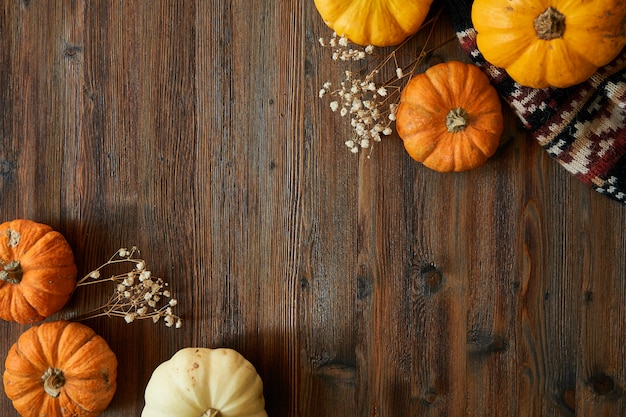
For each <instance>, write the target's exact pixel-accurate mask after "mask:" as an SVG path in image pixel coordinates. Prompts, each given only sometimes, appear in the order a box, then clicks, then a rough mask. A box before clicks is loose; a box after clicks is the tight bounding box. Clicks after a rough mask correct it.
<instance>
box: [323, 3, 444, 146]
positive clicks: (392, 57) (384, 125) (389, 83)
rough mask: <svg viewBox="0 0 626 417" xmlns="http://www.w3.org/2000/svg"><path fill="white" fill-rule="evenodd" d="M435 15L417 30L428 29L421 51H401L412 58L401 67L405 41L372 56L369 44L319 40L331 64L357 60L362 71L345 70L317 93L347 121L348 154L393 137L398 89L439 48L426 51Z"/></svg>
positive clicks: (327, 82)
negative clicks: (349, 134)
mask: <svg viewBox="0 0 626 417" xmlns="http://www.w3.org/2000/svg"><path fill="white" fill-rule="evenodd" d="M439 13H440V12H439ZM439 13H436V14H435V15H434V17H433V18H432V19H431V20H429V21H428V22H425V23H424V24H423V25H422V29H421V30H424V29H425V28H429V29H428V35H427V38H426V40H425V42H424V44H423V46H422V48H421V50H420V51H418V53H417V54H414V53H413V52H410V51H406V50H404V51H403V52H405V53H406V52H409V53H413V55H414V57H413V58H412V59H411V60H410V62H409V63H408V64H402V65H401V64H400V63H399V59H398V58H399V55H400V51H402V50H403V48H406V44H407V42H408V41H409V39H407V40H406V41H404V42H403V43H402V44H400V45H399V46H397V47H396V48H395V49H393V51H391V52H390V53H388V54H387V55H384V56H381V55H378V54H376V48H375V47H374V46H372V45H368V46H365V47H359V46H351V44H350V42H349V41H348V39H346V38H345V37H342V36H338V35H337V33H334V32H333V34H332V36H331V37H330V39H328V40H326V39H324V38H320V39H319V44H320V45H321V46H322V47H327V48H331V50H332V55H331V57H332V60H333V61H343V62H344V65H354V62H355V61H358V62H360V64H359V65H361V66H365V68H366V70H363V68H360V69H359V70H357V71H355V70H352V69H346V70H345V72H344V75H345V76H344V78H343V80H341V81H340V82H332V81H326V82H324V84H323V85H322V88H321V89H320V90H319V92H318V97H319V98H320V99H322V98H325V97H327V96H329V97H331V101H330V102H329V106H330V109H331V110H332V111H333V112H337V113H339V115H340V117H348V118H349V119H350V126H351V127H352V129H353V137H352V138H351V139H349V140H346V141H344V144H345V145H346V146H347V147H348V149H350V151H351V152H352V153H358V152H359V150H360V149H368V148H369V149H370V152H371V150H372V148H373V146H372V145H373V143H376V142H380V141H381V140H382V138H383V137H384V136H390V135H392V134H393V127H392V125H393V123H394V122H395V120H396V112H397V110H398V103H399V101H400V93H401V92H402V89H403V88H404V86H405V85H406V83H407V82H408V81H409V80H410V78H411V77H412V76H413V74H414V73H415V72H416V71H417V69H418V67H419V65H420V64H421V62H422V61H423V59H424V58H425V57H426V56H427V55H428V54H430V53H431V52H432V51H434V50H435V49H437V48H438V47H440V46H442V45H438V46H436V47H434V48H431V49H428V43H429V42H430V39H431V35H432V33H433V28H434V26H435V22H437V20H438V18H439ZM451 40H452V39H451ZM449 41H450V40H449ZM449 41H448V42H449ZM372 66H373V67H374V68H373V69H372V70H369V71H367V68H371V67H372ZM388 70H391V71H392V74H394V75H393V76H391V77H389V78H388V79H381V78H382V77H383V76H385V74H387V73H388V72H389V71H388ZM359 74H364V75H359Z"/></svg>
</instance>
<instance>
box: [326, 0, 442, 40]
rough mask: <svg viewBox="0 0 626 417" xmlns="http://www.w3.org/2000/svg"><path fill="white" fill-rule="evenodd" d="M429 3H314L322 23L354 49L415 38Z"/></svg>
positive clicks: (367, 0)
mask: <svg viewBox="0 0 626 417" xmlns="http://www.w3.org/2000/svg"><path fill="white" fill-rule="evenodd" d="M431 3H432V0H400V1H397V0H315V7H316V8H317V11H318V12H319V14H320V16H321V17H322V19H324V23H326V25H327V26H328V27H330V28H331V29H333V30H334V31H335V32H337V34H338V35H339V36H345V37H346V38H348V39H349V40H350V41H352V42H353V43H355V44H357V45H362V46H366V45H375V46H391V45H397V44H399V43H400V42H402V41H403V40H405V39H406V38H408V37H409V36H411V35H413V34H415V33H416V32H417V31H418V30H419V28H420V27H421V26H422V23H424V19H425V18H426V16H427V15H428V12H429V10H430V5H431Z"/></svg>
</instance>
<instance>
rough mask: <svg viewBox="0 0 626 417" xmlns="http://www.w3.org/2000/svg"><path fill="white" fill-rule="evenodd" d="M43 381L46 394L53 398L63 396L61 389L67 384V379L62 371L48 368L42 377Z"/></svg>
mask: <svg viewBox="0 0 626 417" xmlns="http://www.w3.org/2000/svg"><path fill="white" fill-rule="evenodd" d="M41 379H42V380H43V389H44V391H46V394H48V395H49V396H51V397H52V398H57V397H58V396H59V395H61V387H62V386H63V385H64V384H65V377H64V376H63V372H62V371H61V370H60V369H57V368H52V367H50V368H48V369H47V370H46V372H44V374H43V375H42V376H41Z"/></svg>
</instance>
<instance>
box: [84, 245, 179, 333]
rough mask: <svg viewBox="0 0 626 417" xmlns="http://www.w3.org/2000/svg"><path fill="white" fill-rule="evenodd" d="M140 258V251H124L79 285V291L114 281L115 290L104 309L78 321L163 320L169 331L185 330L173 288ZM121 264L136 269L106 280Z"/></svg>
mask: <svg viewBox="0 0 626 417" xmlns="http://www.w3.org/2000/svg"><path fill="white" fill-rule="evenodd" d="M138 255H139V250H138V249H137V248H136V247H133V248H132V249H131V250H127V249H126V248H121V249H119V250H118V251H117V252H116V253H115V254H114V255H113V256H111V257H110V258H109V260H108V261H107V262H105V263H104V264H102V265H100V266H99V267H98V268H96V269H94V270H93V271H91V272H90V273H89V274H88V275H86V276H84V277H83V278H82V279H80V280H79V281H78V283H77V287H83V286H87V285H93V284H101V283H105V282H111V281H112V282H113V283H115V288H114V290H113V294H112V295H111V297H110V298H109V300H108V301H107V302H106V303H105V304H104V305H102V306H100V307H98V308H95V309H93V310H90V311H88V312H86V313H83V314H81V315H80V316H78V317H76V318H75V319H76V320H87V319H91V318H95V317H102V316H107V317H122V318H124V320H125V321H126V322H127V323H131V322H133V321H135V320H141V319H151V320H152V321H153V322H155V323H156V322H158V321H160V320H161V318H163V321H164V322H165V325H166V326H167V327H171V326H175V327H177V328H178V327H181V326H182V320H181V319H180V317H178V316H177V315H175V314H174V313H173V308H174V306H176V305H177V304H178V302H177V300H176V299H175V298H172V296H171V293H170V291H169V284H168V283H167V282H165V281H163V279H162V278H158V277H154V276H153V275H152V273H151V272H150V271H149V270H148V269H146V262H145V260H143V259H141V258H140V257H139V256H138ZM120 264H131V265H132V268H131V269H130V271H127V272H123V273H118V274H114V275H111V276H109V277H103V276H102V272H103V270H104V269H106V268H109V267H111V266H113V265H120Z"/></svg>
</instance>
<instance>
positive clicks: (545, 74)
mask: <svg viewBox="0 0 626 417" xmlns="http://www.w3.org/2000/svg"><path fill="white" fill-rule="evenodd" d="M472 22H473V24H474V27H475V28H476V31H477V36H476V42H477V45H478V49H479V50H480V52H482V54H483V56H484V57H485V59H486V60H487V61H489V62H490V63H492V64H493V65H495V66H498V67H501V68H504V69H505V70H506V71H507V73H508V74H509V75H510V76H511V78H513V79H514V80H515V81H517V82H518V83H520V84H521V85H524V86H528V87H533V88H545V87H549V86H554V87H561V88H563V87H569V86H572V85H575V84H578V83H581V82H583V81H585V80H587V79H588V78H589V77H591V75H593V73H594V72H595V71H596V70H597V69H598V68H599V67H601V66H604V65H606V64H608V63H609V62H611V61H612V60H613V59H614V58H615V57H617V55H618V54H619V53H620V51H621V50H622V48H623V47H624V46H625V45H626V2H625V1H624V0H586V1H571V0H508V1H502V0H475V1H474V4H473V6H472Z"/></svg>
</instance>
